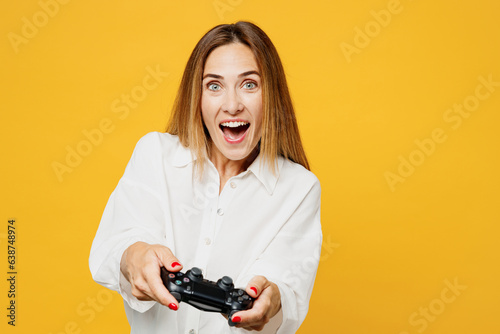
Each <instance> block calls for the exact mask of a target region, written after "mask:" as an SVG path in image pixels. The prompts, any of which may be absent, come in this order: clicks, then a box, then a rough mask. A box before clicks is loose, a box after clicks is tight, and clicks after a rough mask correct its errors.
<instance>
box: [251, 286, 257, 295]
mask: <svg viewBox="0 0 500 334" xmlns="http://www.w3.org/2000/svg"><path fill="white" fill-rule="evenodd" d="M250 290H253V292H255V294H257V288H256V287H253V286H252V287H251V288H250Z"/></svg>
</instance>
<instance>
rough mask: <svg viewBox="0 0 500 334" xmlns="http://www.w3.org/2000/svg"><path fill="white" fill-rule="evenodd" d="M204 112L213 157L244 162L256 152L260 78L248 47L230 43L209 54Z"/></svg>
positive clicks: (259, 133)
mask: <svg viewBox="0 0 500 334" xmlns="http://www.w3.org/2000/svg"><path fill="white" fill-rule="evenodd" d="M201 112H202V116H203V121H204V123H205V126H206V127H207V129H208V132H209V133H210V137H211V139H212V142H213V143H214V145H212V152H211V154H212V158H216V157H214V155H217V156H218V157H219V158H222V156H224V157H226V158H227V159H229V160H243V159H245V158H247V157H248V156H249V155H250V154H251V153H252V151H253V150H254V149H255V147H256V145H257V143H258V142H259V140H260V137H261V125H262V113H263V112H262V90H261V78H260V73H259V69H258V66H257V62H256V61H255V57H254V55H253V53H252V51H251V50H250V48H248V47H247V46H246V45H244V44H241V43H231V44H227V45H223V46H220V47H218V48H216V49H214V50H213V51H212V53H210V55H209V56H208V58H207V61H206V63H205V69H204V71H203V88H202V97H201ZM220 155H222V156H220Z"/></svg>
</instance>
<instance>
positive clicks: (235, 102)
mask: <svg viewBox="0 0 500 334" xmlns="http://www.w3.org/2000/svg"><path fill="white" fill-rule="evenodd" d="M221 107H222V110H223V111H225V112H227V113H229V114H231V115H237V114H238V113H240V112H241V111H243V108H244V106H243V103H242V102H241V99H240V96H239V94H238V92H237V91H236V90H235V89H231V90H228V91H227V93H226V96H225V99H224V103H223V104H222V106H221Z"/></svg>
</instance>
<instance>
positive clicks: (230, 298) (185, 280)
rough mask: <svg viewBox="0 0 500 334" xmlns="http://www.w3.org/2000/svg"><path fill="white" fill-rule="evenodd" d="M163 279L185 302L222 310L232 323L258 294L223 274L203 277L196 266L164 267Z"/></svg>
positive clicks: (208, 309) (203, 307) (171, 290)
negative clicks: (184, 268)
mask: <svg viewBox="0 0 500 334" xmlns="http://www.w3.org/2000/svg"><path fill="white" fill-rule="evenodd" d="M161 279H162V281H163V284H164V285H165V287H166V288H167V289H168V291H170V293H171V294H172V296H174V297H175V299H177V301H178V302H179V303H180V302H185V303H187V304H189V305H191V306H193V307H196V308H197V309H199V310H202V311H207V312H220V313H222V314H225V315H227V316H228V323H229V326H235V325H236V323H234V322H232V321H231V318H232V316H233V314H234V313H236V312H238V311H243V310H248V309H250V308H252V305H253V301H254V298H252V297H250V295H248V294H247V293H246V292H245V291H244V290H243V289H235V288H234V284H233V280H232V278H231V277H229V276H223V277H222V278H221V279H219V280H218V281H217V282H212V281H209V280H206V279H203V275H202V271H201V269H199V268H196V267H193V268H192V269H190V270H188V271H187V272H186V273H185V274H184V273H182V272H169V271H168V270H167V269H166V268H165V267H162V268H161Z"/></svg>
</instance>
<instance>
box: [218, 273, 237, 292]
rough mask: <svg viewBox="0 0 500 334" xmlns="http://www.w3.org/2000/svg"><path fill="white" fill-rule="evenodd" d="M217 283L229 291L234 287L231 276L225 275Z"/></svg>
mask: <svg viewBox="0 0 500 334" xmlns="http://www.w3.org/2000/svg"><path fill="white" fill-rule="evenodd" d="M217 285H219V287H220V288H221V289H222V290H225V291H229V290H232V289H233V288H234V284H233V279H232V278H231V277H229V276H223V277H222V278H221V279H220V280H218V281H217Z"/></svg>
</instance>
